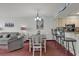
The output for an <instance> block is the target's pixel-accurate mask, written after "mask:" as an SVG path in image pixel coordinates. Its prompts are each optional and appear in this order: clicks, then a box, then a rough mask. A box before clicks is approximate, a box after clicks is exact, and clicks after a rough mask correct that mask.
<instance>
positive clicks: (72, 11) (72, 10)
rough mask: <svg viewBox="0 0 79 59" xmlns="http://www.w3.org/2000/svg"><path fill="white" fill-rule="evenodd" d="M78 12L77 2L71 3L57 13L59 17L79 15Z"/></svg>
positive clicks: (78, 4) (78, 5)
mask: <svg viewBox="0 0 79 59" xmlns="http://www.w3.org/2000/svg"><path fill="white" fill-rule="evenodd" d="M78 12H79V3H71V4H70V5H69V6H68V7H67V8H66V9H65V10H64V11H63V12H61V13H60V14H59V17H60V18H61V17H62V18H64V17H69V16H79V14H76V13H78Z"/></svg>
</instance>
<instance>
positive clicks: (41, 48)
mask: <svg viewBox="0 0 79 59" xmlns="http://www.w3.org/2000/svg"><path fill="white" fill-rule="evenodd" d="M40 56H42V48H40Z"/></svg>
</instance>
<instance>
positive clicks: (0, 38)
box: [0, 32, 24, 51]
mask: <svg viewBox="0 0 79 59" xmlns="http://www.w3.org/2000/svg"><path fill="white" fill-rule="evenodd" d="M23 37H24V36H23V35H21V34H20V33H17V32H6V33H0V49H7V50H8V51H14V50H17V49H20V48H23Z"/></svg>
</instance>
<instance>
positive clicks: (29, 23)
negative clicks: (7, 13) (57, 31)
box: [0, 17, 56, 40]
mask: <svg viewBox="0 0 79 59" xmlns="http://www.w3.org/2000/svg"><path fill="white" fill-rule="evenodd" d="M43 19H44V29H43V30H41V32H42V34H47V38H48V39H49V40H50V39H52V35H51V28H55V27H56V20H54V19H53V17H43ZM7 22H12V23H14V27H5V26H4V25H5V23H7ZM21 25H26V27H27V30H26V32H25V33H26V34H28V33H29V35H31V34H35V33H36V32H37V30H36V22H35V21H34V17H25V18H18V17H13V18H9V17H0V26H1V27H2V28H3V30H0V32H18V31H19V32H22V31H21V30H20V27H21Z"/></svg>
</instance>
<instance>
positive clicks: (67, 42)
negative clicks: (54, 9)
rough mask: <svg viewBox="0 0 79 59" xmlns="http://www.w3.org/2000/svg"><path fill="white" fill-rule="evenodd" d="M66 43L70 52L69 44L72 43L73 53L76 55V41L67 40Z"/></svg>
mask: <svg viewBox="0 0 79 59" xmlns="http://www.w3.org/2000/svg"><path fill="white" fill-rule="evenodd" d="M64 41H65V42H66V48H68V51H69V43H72V47H73V52H74V55H76V52H75V47H74V43H75V42H76V40H75V39H73V38H67V40H64Z"/></svg>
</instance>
